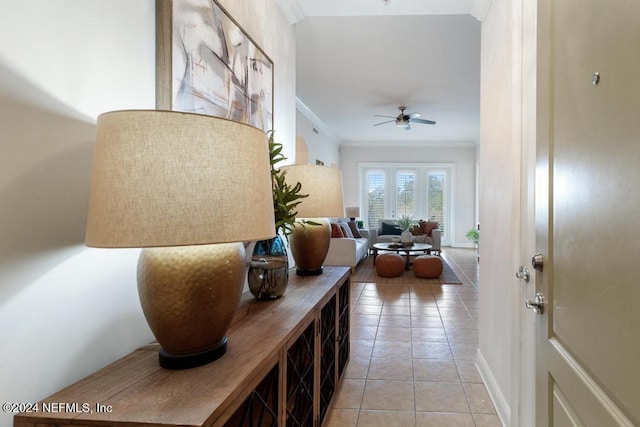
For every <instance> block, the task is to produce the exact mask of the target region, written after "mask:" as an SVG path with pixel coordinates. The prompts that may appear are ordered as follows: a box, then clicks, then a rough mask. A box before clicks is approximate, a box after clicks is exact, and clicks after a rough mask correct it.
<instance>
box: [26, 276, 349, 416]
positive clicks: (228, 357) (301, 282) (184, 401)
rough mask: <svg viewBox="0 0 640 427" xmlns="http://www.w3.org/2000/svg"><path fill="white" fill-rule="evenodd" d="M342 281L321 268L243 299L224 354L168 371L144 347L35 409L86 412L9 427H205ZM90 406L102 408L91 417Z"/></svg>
mask: <svg viewBox="0 0 640 427" xmlns="http://www.w3.org/2000/svg"><path fill="white" fill-rule="evenodd" d="M349 274H350V269H349V268H348V267H325V268H324V273H323V274H322V275H319V276H296V275H291V276H290V277H289V286H288V288H287V291H286V293H285V295H284V296H283V297H282V298H280V299H277V300H273V301H257V300H256V299H255V298H254V297H253V296H252V295H251V294H250V293H248V292H247V293H245V294H244V295H243V298H242V302H241V304H240V308H239V309H238V312H237V313H236V317H235V319H234V322H233V324H232V325H231V328H230V329H229V333H228V334H227V336H228V339H229V345H228V349H227V352H226V354H225V355H224V356H223V357H222V358H220V359H218V360H216V361H214V362H212V363H209V364H207V365H203V366H199V367H197V368H192V369H186V370H179V371H172V370H166V369H163V368H161V367H160V365H159V364H158V350H159V348H160V346H159V344H157V343H151V344H149V345H146V346H143V347H140V348H138V349H137V350H135V351H133V352H132V353H130V354H128V355H127V356H125V357H123V358H121V359H119V360H117V361H115V362H114V363H112V364H110V365H108V366H106V367H105V368H102V369H100V370H99V371H97V372H95V373H94V374H92V375H90V376H88V377H86V378H85V379H82V380H80V381H78V382H76V383H74V384H72V385H70V386H68V387H67V388H65V389H63V390H61V391H59V392H57V393H55V394H53V395H51V396H50V397H48V398H46V399H44V400H43V401H42V402H60V403H69V404H73V403H77V404H79V405H82V404H88V407H89V408H90V409H91V413H84V412H82V408H83V407H82V406H79V408H80V409H79V413H68V412H66V413H64V412H63V413H52V412H47V413H45V412H43V411H39V412H37V413H21V414H17V415H16V416H15V417H14V425H15V426H27V425H35V424H46V423H50V424H84V425H110V426H113V425H133V424H136V425H140V424H144V425H146V426H151V425H182V426H187V425H193V426H201V425H210V424H211V423H212V422H213V420H215V419H217V418H218V417H219V416H220V415H221V414H222V413H223V412H224V411H225V410H226V409H227V408H228V407H229V405H230V404H231V403H232V402H233V401H234V400H235V399H237V398H238V397H240V394H241V393H242V391H243V390H244V389H245V388H246V387H247V386H249V385H250V384H249V383H250V382H251V381H252V378H254V377H256V376H257V375H262V374H266V373H267V372H268V371H269V370H270V369H271V368H272V367H273V366H274V365H275V363H276V362H277V360H278V357H279V352H280V349H281V348H282V347H283V346H285V345H286V343H287V342H289V340H290V339H291V338H292V337H294V336H295V335H296V334H297V333H298V332H299V331H300V329H301V328H303V327H304V326H306V325H308V322H309V321H310V319H312V318H313V316H314V311H315V309H317V308H318V307H320V306H321V305H323V304H324V303H325V301H327V300H328V299H329V298H331V296H332V295H333V292H332V291H333V290H335V289H337V287H338V285H341V284H342V283H344V282H345V281H346V280H347V279H348V278H349ZM96 405H104V406H103V407H110V408H111V411H110V412H107V411H104V412H98V411H97V410H96V408H97V406H96Z"/></svg>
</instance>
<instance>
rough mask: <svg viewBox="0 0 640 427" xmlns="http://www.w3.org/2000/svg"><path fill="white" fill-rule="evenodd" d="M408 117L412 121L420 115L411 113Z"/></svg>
mask: <svg viewBox="0 0 640 427" xmlns="http://www.w3.org/2000/svg"><path fill="white" fill-rule="evenodd" d="M407 116H409V118H410V119H415V118H416V117H420V113H411V114H407Z"/></svg>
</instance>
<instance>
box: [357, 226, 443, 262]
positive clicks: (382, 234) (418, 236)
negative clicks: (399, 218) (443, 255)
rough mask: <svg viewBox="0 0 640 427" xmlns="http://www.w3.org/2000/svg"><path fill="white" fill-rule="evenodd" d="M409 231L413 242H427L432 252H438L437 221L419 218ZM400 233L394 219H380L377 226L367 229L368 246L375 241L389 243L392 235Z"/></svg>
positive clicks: (439, 247)
mask: <svg viewBox="0 0 640 427" xmlns="http://www.w3.org/2000/svg"><path fill="white" fill-rule="evenodd" d="M410 231H411V234H412V236H413V241H414V242H416V243H428V244H430V245H431V247H432V248H431V252H432V253H436V254H438V255H439V254H440V251H441V244H440V241H441V239H440V237H441V236H440V230H439V229H438V223H437V222H434V221H423V220H419V221H418V222H417V224H416V225H415V226H414V227H413V228H412V229H411V230H410ZM400 233H401V230H400V229H399V228H397V225H396V220H395V219H381V220H380V221H378V228H372V229H369V246H373V245H374V244H375V243H391V242H392V239H393V238H394V237H398V238H399V237H400Z"/></svg>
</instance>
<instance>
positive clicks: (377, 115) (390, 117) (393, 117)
mask: <svg viewBox="0 0 640 427" xmlns="http://www.w3.org/2000/svg"><path fill="white" fill-rule="evenodd" d="M373 116H374V117H387V118H389V119H395V118H396V116H381V115H380V114H374V115H373Z"/></svg>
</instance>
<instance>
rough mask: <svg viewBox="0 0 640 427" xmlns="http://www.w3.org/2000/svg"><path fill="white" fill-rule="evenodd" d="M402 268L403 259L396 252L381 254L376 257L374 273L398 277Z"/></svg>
mask: <svg viewBox="0 0 640 427" xmlns="http://www.w3.org/2000/svg"><path fill="white" fill-rule="evenodd" d="M403 270H404V261H403V260H402V257H401V256H400V255H398V254H381V255H378V256H377V257H376V273H378V276H381V277H398V276H400V275H402V271H403Z"/></svg>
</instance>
